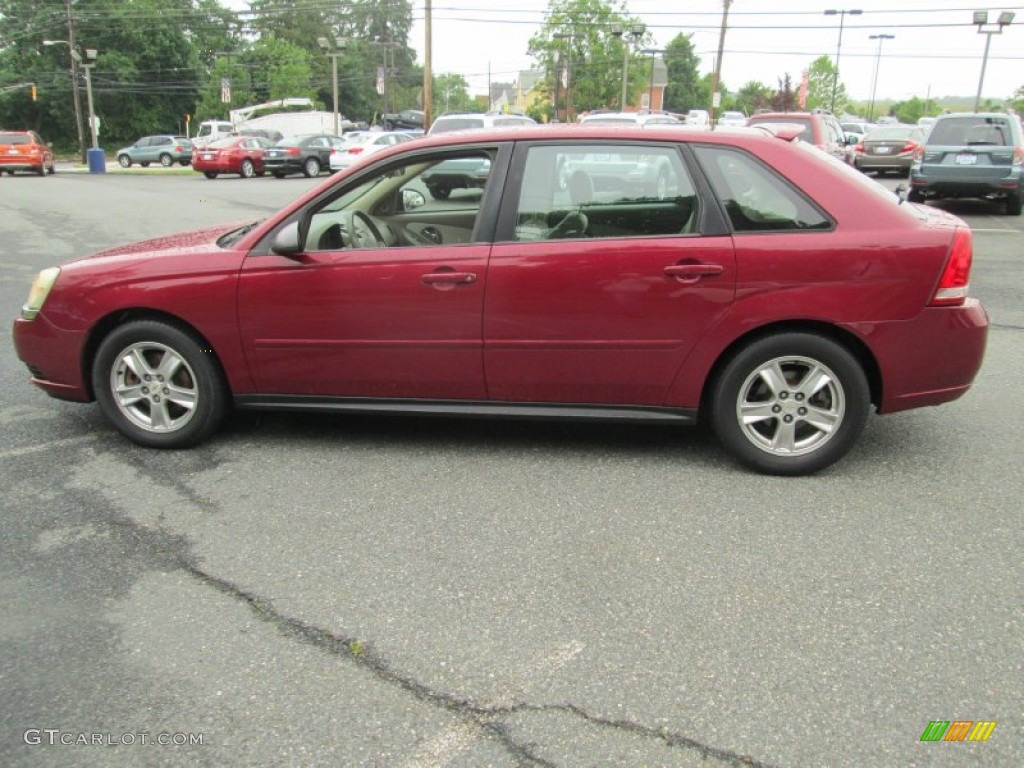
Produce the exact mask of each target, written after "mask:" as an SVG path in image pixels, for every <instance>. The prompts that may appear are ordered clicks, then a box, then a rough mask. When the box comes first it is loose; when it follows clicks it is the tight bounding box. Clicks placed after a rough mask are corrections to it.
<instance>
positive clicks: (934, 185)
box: [910, 166, 1022, 197]
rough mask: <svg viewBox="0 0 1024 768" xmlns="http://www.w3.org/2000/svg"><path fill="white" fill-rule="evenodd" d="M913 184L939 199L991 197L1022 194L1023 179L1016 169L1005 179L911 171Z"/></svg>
mask: <svg viewBox="0 0 1024 768" xmlns="http://www.w3.org/2000/svg"><path fill="white" fill-rule="evenodd" d="M910 184H911V186H913V188H914V189H916V190H918V191H919V192H923V193H924V194H926V195H935V196H937V197H991V196H1000V195H1014V194H1017V193H1018V192H1020V190H1021V186H1022V175H1021V170H1020V169H1019V168H1018V167H1016V166H1015V167H1014V168H1013V169H1008V170H1007V173H1006V174H1004V175H1002V176H997V175H988V176H969V175H960V174H956V175H954V174H949V173H942V172H941V171H939V172H935V171H932V172H929V171H927V170H921V169H918V168H911V171H910Z"/></svg>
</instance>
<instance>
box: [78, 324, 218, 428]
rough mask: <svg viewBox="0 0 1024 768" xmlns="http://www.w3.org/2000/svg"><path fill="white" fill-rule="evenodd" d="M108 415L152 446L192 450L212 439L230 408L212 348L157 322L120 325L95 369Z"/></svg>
mask: <svg viewBox="0 0 1024 768" xmlns="http://www.w3.org/2000/svg"><path fill="white" fill-rule="evenodd" d="M92 385H93V391H94V392H95V393H96V401H97V402H98V403H99V406H100V410H102V411H103V415H104V416H106V417H107V419H109V420H110V422H111V423H112V424H113V425H114V427H115V428H117V430H118V431H119V432H121V433H122V434H124V435H125V436H126V437H128V438H129V439H131V440H134V441H135V442H136V443H139V444H140V445H145V446H149V447H153V448H187V447H190V446H192V445H195V444H197V443H199V442H201V441H202V440H204V439H206V438H207V437H209V435H210V434H211V433H212V432H213V431H214V430H215V429H216V428H217V426H218V425H219V424H220V421H221V419H222V418H223V416H224V414H225V412H226V411H227V387H226V386H225V384H224V378H223V375H222V374H221V371H220V366H219V365H218V364H217V361H216V359H215V358H214V357H213V354H212V353H211V352H210V351H206V350H204V349H203V347H202V345H201V344H200V342H198V341H197V340H196V339H195V338H194V337H193V336H192V335H191V334H189V333H186V332H185V331H183V330H182V329H180V328H178V327H176V326H173V325H169V324H168V323H164V322H161V321H157V320H139V321H135V322H130V323H126V324H125V325H122V326H119V327H118V328H115V329H114V330H113V331H112V332H111V333H110V335H108V336H107V338H105V339H104V340H103V342H102V343H101V344H100V347H99V350H98V351H97V353H96V359H95V361H94V363H93V370H92Z"/></svg>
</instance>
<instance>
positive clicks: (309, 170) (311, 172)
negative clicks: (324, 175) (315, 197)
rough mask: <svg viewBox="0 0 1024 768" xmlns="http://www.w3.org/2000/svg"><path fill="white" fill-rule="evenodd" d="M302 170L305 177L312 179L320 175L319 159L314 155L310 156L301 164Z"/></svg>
mask: <svg viewBox="0 0 1024 768" xmlns="http://www.w3.org/2000/svg"><path fill="white" fill-rule="evenodd" d="M302 172H303V173H304V174H306V178H307V179H312V178H313V177H315V176H319V175H320V161H319V160H317V159H316V158H315V157H310V158H308V159H307V160H306V163H305V165H303V166H302Z"/></svg>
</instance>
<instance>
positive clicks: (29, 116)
mask: <svg viewBox="0 0 1024 768" xmlns="http://www.w3.org/2000/svg"><path fill="white" fill-rule="evenodd" d="M412 22H413V8H412V0H341V1H340V2H331V3H325V2H322V0H253V2H252V3H251V4H250V10H249V11H234V10H230V9H228V8H226V7H224V6H223V5H221V4H220V2H219V1H218V0H0V127H3V128H7V129H19V128H20V129H24V128H32V129H35V130H37V131H39V132H40V133H41V134H42V135H43V136H44V137H46V138H47V139H48V140H49V141H52V142H54V144H55V145H56V146H57V147H58V148H61V149H65V150H66V149H70V148H72V147H74V146H75V145H76V144H77V131H76V127H75V117H74V112H73V99H72V94H71V91H72V83H73V81H72V79H71V75H70V68H71V58H70V51H69V46H68V44H67V43H68V42H69V41H70V38H71V37H72V36H73V37H74V42H75V48H76V49H77V50H78V51H79V52H80V54H84V52H85V51H86V50H88V49H92V50H95V51H96V58H95V60H94V62H93V64H94V66H93V67H92V70H91V76H92V85H93V92H94V101H95V112H96V114H97V115H99V116H100V117H101V119H102V125H101V145H106V146H113V145H119V144H122V143H128V142H131V141H134V140H135V139H136V138H138V137H139V136H141V135H145V134H148V133H165V132H173V133H184V132H185V131H186V130H188V129H189V124H190V123H191V124H192V125H195V124H197V123H198V122H199V121H201V120H204V119H208V118H223V117H226V116H227V113H228V111H229V110H231V109H233V108H236V107H239V106H244V105H248V104H255V103H260V102H264V101H270V100H274V99H279V98H284V97H294V96H299V97H308V98H311V99H312V100H313V101H314V102H315V103H317V104H318V105H319V106H320V107H321V108H325V109H330V108H331V105H332V101H333V97H332V57H333V60H334V61H336V63H337V70H338V91H339V109H340V111H341V112H342V113H343V114H345V115H346V116H347V117H348V118H349V119H352V120H356V121H366V122H371V123H372V122H375V121H378V120H379V118H380V115H381V113H382V112H383V111H385V110H387V111H390V112H396V111H399V110H401V109H406V108H421V107H422V83H423V68H422V65H420V64H418V63H417V62H416V60H415V51H414V49H413V48H412V47H411V46H410V45H409V34H410V30H411V28H412ZM623 30H629V31H630V32H634V31H635V32H636V34H623V32H622V31H623ZM639 30H642V31H639ZM43 40H50V41H55V43H54V44H51V45H43V42H42V41H43ZM322 43H325V44H326V47H324V45H322ZM339 43H340V46H339ZM653 44H654V38H653V36H652V35H651V33H650V32H649V31H647V30H646V29H644V28H643V23H642V19H639V18H637V17H633V16H631V15H630V14H629V13H628V11H627V9H626V4H625V2H624V0H550V3H549V9H548V11H547V12H546V13H545V22H544V24H543V25H541V26H540V27H539V29H538V32H537V33H536V34H535V35H534V36H533V37H532V38H531V40H530V42H529V47H528V53H529V54H530V55H531V56H532V57H533V59H534V61H535V68H536V69H537V70H539V71H540V72H541V73H542V75H541V78H540V80H539V82H538V85H537V86H536V88H537V91H538V94H537V96H538V97H537V98H536V99H535V100H534V101H533V102H532V106H531V108H530V114H531V115H532V116H533V117H535V118H536V119H539V120H550V119H554V117H555V116H556V113H557V114H559V115H562V116H564V114H565V109H566V107H567V106H568V101H569V99H571V100H572V107H573V112H574V113H575V114H578V113H580V112H583V111H587V110H593V109H599V108H601V109H608V108H611V109H621V108H623V106H627V107H629V108H636V106H637V105H638V104H639V103H640V101H641V97H642V94H643V91H644V89H645V88H647V87H649V83H650V80H651V68H652V66H653V56H652V54H651V53H650V49H651V46H652V45H653ZM627 46H628V47H627ZM328 54H331V55H328ZM657 55H658V56H659V57H661V58H662V59H663V60H664V63H665V66H666V68H667V72H668V85H667V88H666V91H665V100H664V106H665V108H666V109H668V110H669V111H673V112H686V111H687V110H689V109H692V108H705V107H707V106H708V104H709V103H710V101H711V94H710V88H711V75H710V73H707V74H703V75H702V74H701V72H700V69H701V60H700V57H699V56H698V55H697V53H696V52H695V50H694V47H693V43H692V40H691V36H690V35H686V34H678V35H676V36H675V37H674V38H673V39H672V40H671V41H670V42H669V43H668V44H667V45H666V46H665V47H664V49H661V50H659V51H658V53H657ZM624 62H625V63H626V64H627V66H628V83H627V103H626V105H623V104H621V101H622V71H623V63H624ZM78 74H79V79H80V80H82V70H81V69H78ZM567 83H571V85H570V87H568V88H567V87H566V85H565V84H567ZM31 86H34V88H33V87H31ZM79 86H80V87H81V86H82V82H80V83H79ZM224 86H227V87H226V88H225V87H224ZM381 90H383V91H384V93H381V92H380V91H381ZM719 90H720V91H721V93H722V104H721V107H720V109H722V110H725V109H735V110H740V111H744V112H746V113H747V114H752V113H753V112H755V111H757V110H758V109H771V110H781V111H785V110H790V111H791V110H795V109H798V108H799V106H798V105H799V92H800V81H799V80H794V79H793V77H791V75H789V74H782V75H780V76H779V77H777V78H776V83H775V85H774V86H769V85H765V84H764V83H761V82H755V81H751V82H748V83H746V84H744V85H743V86H741V87H739V88H738V89H736V90H731V89H730V88H728V87H727V86H726V85H725V84H720V86H719ZM833 90H834V92H835V111H836V112H837V113H838V112H843V111H852V112H854V113H856V114H861V115H865V116H866V114H867V110H868V105H867V104H863V103H861V104H856V103H852V102H850V100H849V99H848V96H847V94H846V90H845V88H844V87H843V84H842V83H841V82H836V75H835V69H834V65H833V63H832V61H831V59H830V58H829V57H828V56H822V57H819V58H818V59H816V60H814V61H813V62H812V63H811V64H810V66H809V67H808V83H807V93H806V101H805V106H806V108H809V109H813V108H817V107H821V108H829V107H831V106H832V101H833ZM432 92H433V104H432V110H433V112H434V114H440V113H442V112H445V111H470V110H474V111H475V110H481V109H486V104H483V105H481V104H480V103H479V102H478V101H476V100H475V99H474V98H473V97H472V96H471V95H470V93H469V85H468V83H467V81H466V79H465V77H464V76H463V75H462V74H459V73H441V74H436V75H435V77H434V84H433V89H432ZM33 95H35V98H34V99H33ZM224 96H227V97H228V99H227V101H224V100H223V97H224ZM1015 98H1016V99H1017V104H1016V106H1017V107H1018V109H1019V110H1020V111H1024V87H1022V88H1021V89H1019V90H1018V92H1017V94H1016V96H1015ZM82 103H83V105H84V103H85V102H84V92H83V96H82ZM987 106H989V107H995V106H998V107H1002V106H1004V105H1001V104H999V105H996V104H989V105H987ZM942 109H943V106H942V105H940V104H939V103H938V102H935V101H930V102H926V101H922V100H920V99H910V100H907V101H906V102H902V103H900V104H894V105H888V113H889V114H893V115H895V116H897V117H898V118H900V119H901V120H905V121H907V122H914V121H916V120H917V118H918V117H920V116H922V115H924V114H938V113H939V112H941V111H942ZM83 111H84V107H83ZM877 114H878V111H877V110H876V115H877ZM85 134H86V136H87V135H88V128H86V129H85Z"/></svg>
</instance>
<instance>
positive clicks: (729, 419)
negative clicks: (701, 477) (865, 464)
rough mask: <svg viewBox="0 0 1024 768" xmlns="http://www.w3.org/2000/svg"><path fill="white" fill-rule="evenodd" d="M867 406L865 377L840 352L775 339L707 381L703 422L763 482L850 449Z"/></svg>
mask: <svg viewBox="0 0 1024 768" xmlns="http://www.w3.org/2000/svg"><path fill="white" fill-rule="evenodd" d="M870 407H871V394H870V389H869V387H868V382H867V377H866V376H865V374H864V370H863V368H862V367H861V365H860V363H859V362H858V361H857V359H856V358H855V357H854V356H853V355H852V354H851V353H850V352H849V351H848V350H847V349H846V348H845V347H843V346H841V345H839V344H837V343H836V342H834V341H831V340H830V339H827V338H824V337H822V336H815V335H812V334H808V333H783V334H779V335H777V336H768V337H766V338H763V339H760V340H759V341H755V342H753V343H752V344H750V345H749V346H747V347H745V348H744V349H742V350H740V351H739V352H738V353H737V354H736V355H735V356H734V357H733V358H732V359H731V360H730V361H729V362H728V364H726V366H725V368H724V369H723V370H722V372H721V374H720V375H719V377H718V379H717V381H716V382H715V386H714V390H713V392H712V401H711V419H712V424H713V425H714V429H715V433H716V434H717V435H718V438H719V440H720V441H721V442H722V444H723V445H724V446H725V447H726V448H727V449H728V450H729V451H730V452H731V453H732V454H733V455H734V456H736V458H737V459H739V460H740V461H741V462H742V463H744V464H746V465H747V466H749V467H751V468H753V469H756V470H758V471H760V472H764V473H766V474H771V475H807V474H810V473H812V472H817V471H818V470H820V469H823V468H825V467H827V466H829V465H830V464H832V463H834V462H836V461H838V460H839V459H840V458H842V457H843V456H844V455H845V454H846V453H847V452H848V451H849V450H850V448H852V447H853V444H854V443H855V442H856V441H857V438H858V437H859V436H860V433H861V431H862V430H863V429H864V424H865V423H866V421H867V417H868V412H869V410H870Z"/></svg>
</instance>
